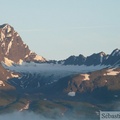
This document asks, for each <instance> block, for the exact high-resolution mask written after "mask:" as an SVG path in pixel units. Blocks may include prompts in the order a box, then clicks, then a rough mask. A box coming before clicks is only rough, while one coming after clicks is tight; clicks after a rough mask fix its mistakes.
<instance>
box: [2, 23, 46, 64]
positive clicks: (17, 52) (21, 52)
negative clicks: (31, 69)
mask: <svg viewBox="0 0 120 120" xmlns="http://www.w3.org/2000/svg"><path fill="white" fill-rule="evenodd" d="M0 61H3V62H4V63H5V64H7V65H8V64H9V65H10V64H11V63H18V64H20V63H22V62H23V61H37V62H44V61H46V60H45V58H43V57H42V56H39V55H37V54H36V53H34V52H32V51H31V50H30V49H29V47H28V46H27V45H26V44H25V43H24V42H23V41H22V38H21V37H20V36H19V34H18V33H17V32H16V31H15V30H14V28H13V27H12V26H10V25H9V24H3V25H0Z"/></svg>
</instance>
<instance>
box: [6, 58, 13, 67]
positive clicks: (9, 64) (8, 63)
mask: <svg viewBox="0 0 120 120" xmlns="http://www.w3.org/2000/svg"><path fill="white" fill-rule="evenodd" d="M4 63H5V65H7V66H12V65H13V63H14V62H13V61H12V60H10V59H8V58H6V57H4Z"/></svg>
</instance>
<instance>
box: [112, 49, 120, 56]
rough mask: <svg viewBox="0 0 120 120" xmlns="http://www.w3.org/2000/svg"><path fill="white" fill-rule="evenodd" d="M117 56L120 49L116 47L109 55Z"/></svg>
mask: <svg viewBox="0 0 120 120" xmlns="http://www.w3.org/2000/svg"><path fill="white" fill-rule="evenodd" d="M116 55H117V56H119V55H120V49H118V48H116V49H115V50H113V52H112V53H111V56H116Z"/></svg>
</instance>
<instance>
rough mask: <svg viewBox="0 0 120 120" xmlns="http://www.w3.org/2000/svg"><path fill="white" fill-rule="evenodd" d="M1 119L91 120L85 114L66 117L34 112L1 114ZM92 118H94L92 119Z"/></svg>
mask: <svg viewBox="0 0 120 120" xmlns="http://www.w3.org/2000/svg"><path fill="white" fill-rule="evenodd" d="M0 120H90V119H89V118H87V117H85V116H81V118H74V117H73V116H72V115H70V116H68V117H65V116H63V117H62V116H61V117H56V116H55V118H48V117H44V116H43V115H40V114H35V113H34V112H13V113H8V114H2V115H0ZM91 120H92V119H91Z"/></svg>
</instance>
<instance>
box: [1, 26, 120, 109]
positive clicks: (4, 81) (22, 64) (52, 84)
mask: <svg viewBox="0 0 120 120" xmlns="http://www.w3.org/2000/svg"><path fill="white" fill-rule="evenodd" d="M10 91H11V92H10ZM3 93H4V94H6V93H9V95H12V96H14V95H15V96H14V97H15V98H16V100H15V103H16V102H18V99H20V96H26V94H27V96H29V97H27V99H30V100H31V101H32V100H33V98H32V99H31V97H30V96H31V93H32V94H34V95H35V96H36V95H37V99H38V96H39V97H40V96H42V97H43V96H44V98H45V99H52V100H53V99H62V100H72V101H79V100H80V101H87V102H91V103H101V102H106V101H112V100H114V99H116V98H117V99H119V98H120V97H119V96H120V49H115V50H113V51H112V53H111V54H110V55H108V54H105V53H104V52H100V53H93V54H92V55H90V56H87V57H85V56H84V55H82V54H80V55H79V56H74V55H72V56H70V57H68V58H67V59H64V60H59V61H56V60H47V59H45V58H44V57H42V56H40V55H37V54H36V53H35V52H32V51H31V50H30V49H29V47H28V46H27V45H26V44H25V43H24V42H23V41H22V39H21V37H20V35H19V34H18V33H17V32H16V31H15V30H14V28H13V27H12V26H10V25H9V24H3V25H1V26H0V94H1V96H2V95H3ZM13 94H14V95H13ZM3 96H5V95H3ZM3 96H2V97H3ZM7 96H8V94H7ZM16 96H17V97H16ZM18 96H19V97H18ZM14 97H13V98H14ZM3 98H4V97H3ZM4 99H5V98H4ZM22 99H23V97H22ZM24 99H26V97H25V98H24ZM6 103H7V102H6ZM12 103H14V102H12ZM9 105H10V101H9V102H8V103H7V104H6V105H3V104H1V105H0V106H2V108H7V107H8V106H9ZM31 105H33V103H32V102H31ZM2 108H1V110H2Z"/></svg>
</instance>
